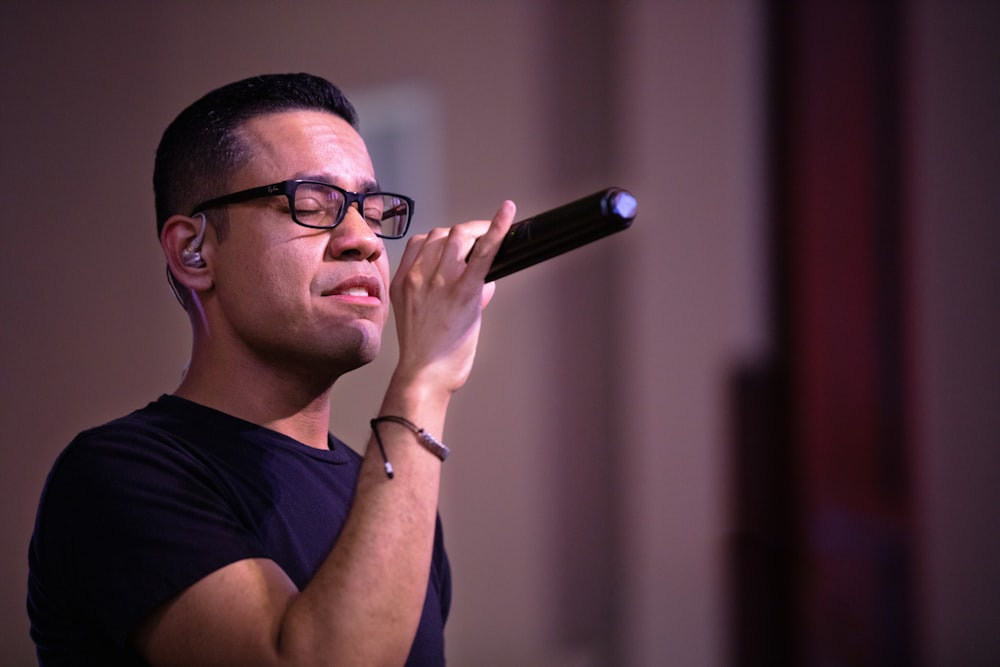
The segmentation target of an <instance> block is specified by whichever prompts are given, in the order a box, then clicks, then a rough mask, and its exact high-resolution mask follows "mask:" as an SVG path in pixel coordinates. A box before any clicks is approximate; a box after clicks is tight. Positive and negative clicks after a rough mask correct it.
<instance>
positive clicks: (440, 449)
mask: <svg viewBox="0 0 1000 667" xmlns="http://www.w3.org/2000/svg"><path fill="white" fill-rule="evenodd" d="M382 422H392V423H394V424H400V425H401V426H405V427H406V428H408V429H409V430H410V431H412V432H413V434H414V435H415V436H417V442H419V443H420V444H421V445H423V447H424V449H426V450H427V451H429V452H430V453H431V454H433V455H434V456H436V457H438V458H439V459H441V460H442V461H444V460H446V459H447V458H448V455H449V454H451V450H450V449H448V447H447V446H445V444H444V443H443V442H441V441H440V440H438V439H437V438H435V437H434V436H433V435H431V434H430V433H428V432H427V431H425V430H424V429H422V428H420V427H419V426H417V425H416V424H414V423H413V422H411V421H410V420H409V419H405V418H403V417H396V416H395V415H384V416H382V417H376V418H375V419H373V420H371V426H372V434H374V435H375V442H376V443H377V444H378V450H379V452H381V453H382V460H383V461H385V474H386V476H388V478H389V479H392V478H393V476H394V475H395V471H394V470H393V468H392V464H391V463H389V457H388V456H386V454H385V445H383V444H382V436H381V435H380V434H379V432H378V425H379V424H381V423H382Z"/></svg>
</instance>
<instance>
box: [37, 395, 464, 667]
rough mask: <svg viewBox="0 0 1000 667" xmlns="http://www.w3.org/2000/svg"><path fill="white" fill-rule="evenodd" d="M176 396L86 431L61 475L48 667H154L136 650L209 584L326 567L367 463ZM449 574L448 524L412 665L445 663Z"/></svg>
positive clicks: (50, 547)
mask: <svg viewBox="0 0 1000 667" xmlns="http://www.w3.org/2000/svg"><path fill="white" fill-rule="evenodd" d="M329 447H330V449H329V450H319V449H316V448H314V447H309V446H306V445H304V444H302V443H300V442H298V441H296V440H293V439H291V438H288V437H286V436H284V435H282V434H280V433H277V432H274V431H271V430H269V429H265V428H261V427H260V426H257V425H255V424H251V423H249V422H245V421H243V420H240V419H236V418H235V417H231V416H229V415H226V414H224V413H221V412H218V411H216V410H212V409H210V408H206V407H204V406H201V405H198V404H196V403H192V402H190V401H186V400H184V399H181V398H177V397H174V396H163V397H161V398H160V399H159V400H158V401H156V402H154V403H151V404H150V405H148V406H146V407H145V408H143V409H142V410H138V411H136V412H134V413H132V414H130V415H128V416H126V417H123V418H121V419H118V420H115V421H113V422H110V423H108V424H105V425H104V426H100V427H98V428H95V429H91V430H89V431H85V432H83V433H81V434H80V435H79V436H77V437H76V438H75V439H74V440H73V442H72V443H70V445H69V446H68V447H67V448H66V449H65V451H64V452H63V453H62V454H61V455H60V457H59V459H58V460H57V461H56V463H55V465H54V466H53V468H52V471H51V472H50V473H49V477H48V480H47V481H46V484H45V489H44V491H43V493H42V499H41V502H40V504H39V509H38V516H37V519H36V525H35V532H34V535H33V536H32V540H31V545H30V548H29V565H30V573H29V580H28V612H29V616H30V618H31V635H32V638H33V639H34V641H35V644H36V646H37V649H38V657H39V661H40V663H41V664H42V665H44V666H46V667H49V666H51V665H70V664H72V665H91V664H93V665H103V666H111V665H144V664H145V663H144V661H143V660H142V659H141V658H140V657H139V656H138V655H137V653H136V652H135V651H134V649H133V647H132V644H131V640H132V638H133V635H134V633H135V632H136V630H137V629H138V628H139V625H140V624H141V623H142V622H143V621H144V620H145V619H146V618H147V617H148V616H149V615H150V613H151V612H153V611H154V610H155V609H156V608H158V607H159V606H161V605H162V604H164V603H165V602H166V601H168V600H170V599H171V598H173V597H175V596H176V595H178V594H179V593H180V592H182V591H183V590H184V589H186V588H188V587H189V586H191V585H192V584H194V583H196V582H197V581H199V580H200V579H202V578H203V577H205V576H206V575H208V574H210V573H212V572H214V571H215V570H218V569H219V568H221V567H224V566H225V565H228V564H230V563H233V562H236V561H239V560H243V559H246V558H269V559H271V560H273V561H274V562H275V563H277V564H278V565H279V566H280V567H281V568H282V569H283V570H284V571H285V572H286V573H287V574H288V576H289V577H290V578H291V579H292V581H293V582H294V583H295V584H296V585H297V586H298V587H299V588H300V589H302V588H304V587H305V586H306V584H307V583H308V582H309V580H310V579H311V578H312V576H313V574H314V573H315V572H316V570H317V569H318V568H319V566H320V564H321V563H322V562H323V561H324V560H325V558H326V556H327V554H329V552H330V550H331V549H332V547H333V544H334V542H335V541H336V539H337V536H338V535H339V534H340V531H341V529H342V528H343V526H344V521H345V519H346V517H347V511H348V509H349V508H350V505H351V501H352V499H353V496H354V489H355V486H356V483H357V478H358V471H359V469H360V466H361V457H360V456H359V455H358V454H357V453H356V452H354V451H353V450H351V449H350V448H349V447H347V445H345V444H344V443H342V442H340V441H339V440H337V439H336V438H334V437H333V436H330V440H329ZM450 602H451V574H450V569H449V566H448V559H447V555H446V554H445V551H444V543H443V538H442V534H441V526H440V521H438V525H437V530H436V534H435V540H434V558H433V561H432V566H431V573H430V583H429V585H428V590H427V598H426V600H425V602H424V611H423V615H422V617H421V619H420V626H419V629H418V631H417V637H416V639H415V640H414V644H413V648H412V650H411V653H410V657H409V660H408V661H407V663H406V664H407V665H443V664H444V645H443V644H444V637H443V629H444V622H445V619H446V618H447V615H448V609H449V605H450Z"/></svg>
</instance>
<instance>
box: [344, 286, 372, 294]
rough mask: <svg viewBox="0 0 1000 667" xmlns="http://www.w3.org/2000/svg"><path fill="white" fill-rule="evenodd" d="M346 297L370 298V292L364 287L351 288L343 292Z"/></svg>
mask: <svg viewBox="0 0 1000 667" xmlns="http://www.w3.org/2000/svg"><path fill="white" fill-rule="evenodd" d="M341 294H344V295H346V296H368V290H366V289H365V288H364V287H351V288H349V289H346V290H344V291H343V292H341Z"/></svg>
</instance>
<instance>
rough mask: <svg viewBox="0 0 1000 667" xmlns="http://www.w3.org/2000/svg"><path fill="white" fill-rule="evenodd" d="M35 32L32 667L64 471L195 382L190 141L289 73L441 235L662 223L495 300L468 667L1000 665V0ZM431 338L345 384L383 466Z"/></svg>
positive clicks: (339, 407)
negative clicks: (91, 435) (378, 413)
mask: <svg viewBox="0 0 1000 667" xmlns="http://www.w3.org/2000/svg"><path fill="white" fill-rule="evenodd" d="M0 34H2V39H0V72H2V78H0V81H2V85H3V88H2V90H3V92H2V101H0V146H2V152H0V183H2V184H3V190H4V192H3V194H2V195H0V201H2V203H3V206H2V208H0V216H2V219H3V227H2V229H3V232H2V239H3V240H2V242H0V267H2V269H0V270H2V289H0V312H2V313H3V317H2V318H0V428H2V432H3V434H4V436H3V438H4V439H3V441H2V442H0V664H3V665H11V666H21V665H30V664H34V652H33V648H32V645H31V642H30V640H29V637H28V622H27V617H26V613H25V611H24V596H25V590H26V583H25V582H26V577H27V563H26V549H27V543H28V540H29V536H30V533H31V530H32V524H33V521H34V511H35V506H36V503H37V500H38V496H39V493H40V491H41V488H42V485H43V482H44V478H45V475H46V473H47V472H48V469H49V467H50V466H51V464H52V462H53V460H54V459H55V457H56V456H57V454H58V453H59V451H60V450H61V449H62V448H63V447H64V446H65V445H66V443H68V441H69V440H70V439H71V438H72V437H73V436H74V435H75V434H76V433H77V432H78V431H80V430H81V429H83V428H86V427H88V426H91V425H95V424H98V423H101V422H104V421H107V420H109V419H112V418H114V417H117V416H119V415H121V414H124V413H125V412H128V411H130V410H132V409H134V408H137V407H141V406H142V405H144V404H145V403H147V402H148V401H150V400H152V399H154V398H155V397H156V396H158V395H159V394H161V393H165V392H170V391H172V390H173V389H174V387H175V386H176V383H177V381H178V378H179V373H180V370H181V368H182V366H183V364H184V363H185V360H186V358H187V351H188V346H189V333H188V325H187V321H186V318H185V317H184V315H183V314H182V311H181V309H180V308H179V307H178V305H177V304H176V303H175V302H174V300H173V297H172V296H171V294H170V291H169V289H168V288H167V285H166V281H165V278H164V269H163V261H162V257H161V254H160V251H159V247H158V244H157V240H156V236H155V232H154V218H153V204H152V189H151V172H152V161H153V153H154V150H155V147H156V144H157V142H158V140H159V136H160V133H161V132H162V130H163V128H164V127H165V126H166V124H167V123H168V122H169V121H170V120H171V119H172V118H173V117H174V116H175V115H176V114H177V113H178V112H179V111H180V110H181V109H182V108H183V107H184V106H186V105H187V104H189V103H190V102H191V101H193V100H194V99H195V98H196V97H199V96H200V95H202V94H203V93H204V92H207V91H208V90H209V89H211V88H214V87H216V86H218V85H221V84H223V83H227V82H229V81H232V80H235V79H238V78H242V77H245V76H249V75H253V74H258V73H262V72H277V71H309V72H313V73H316V74H320V75H323V76H326V77H327V78H329V79H331V80H332V81H334V82H336V83H338V84H339V85H340V86H341V87H343V88H344V89H345V91H346V92H347V93H348V95H349V96H351V97H352V98H353V99H355V100H356V101H357V104H358V106H359V108H360V111H361V116H362V134H363V135H364V136H365V137H366V138H367V139H368V141H369V144H370V147H371V151H372V154H373V156H374V159H375V164H376V170H377V171H378V172H379V175H380V179H381V180H382V182H383V184H384V185H386V186H387V187H389V188H390V189H398V190H402V191H404V192H409V193H411V194H412V195H413V197H414V198H415V199H416V200H417V207H416V221H415V224H416V225H417V227H418V229H419V230H426V229H429V228H431V227H434V226H438V225H445V224H451V223H454V222H458V221H461V220H466V219H470V218H488V217H490V216H491V215H492V213H493V212H494V211H495V209H496V207H497V206H498V205H499V203H500V201H501V200H502V199H504V198H512V199H514V200H515V201H516V202H517V203H518V205H519V210H520V213H521V214H522V216H526V215H529V214H531V213H536V212H539V211H541V210H544V209H546V208H549V207H552V206H555V205H558V204H561V203H563V202H566V201H569V200H571V199H575V198H577V197H580V196H583V195H586V194H589V193H590V192H593V191H595V190H597V189H599V188H601V187H604V186H608V185H618V186H623V187H626V188H628V189H630V190H632V191H633V192H634V193H635V194H636V196H637V197H638V199H639V216H638V218H637V221H636V222H635V224H634V225H633V227H632V228H631V229H630V230H629V231H627V232H625V233H622V234H619V235H616V236H613V237H609V238H608V239H605V240H602V241H601V242H599V243H596V244H593V245H590V246H587V247H585V248H582V249H579V250H576V251H573V252H572V253H569V254H567V255H565V256H563V257H562V258H559V259H558V260H552V261H550V262H547V263H545V264H543V265H539V266H537V267H534V268H532V269H530V270H528V271H524V272H522V273H518V274H515V275H513V276H510V277H508V278H504V279H503V280H502V281H501V282H500V283H499V291H498V294H497V297H496V299H495V300H494V302H493V303H492V304H491V306H490V308H489V311H488V312H487V316H486V321H485V325H484V333H483V337H482V342H481V345H480V353H479V358H478V360H477V367H476V369H475V371H474V373H473V376H472V378H471V379H470V381H469V383H468V385H467V386H466V387H465V388H464V389H463V390H462V392H460V393H459V394H458V396H457V397H456V400H455V401H454V403H453V410H452V412H451V415H450V418H449V425H448V430H447V432H446V433H445V437H444V440H445V441H446V442H448V443H449V445H451V446H452V448H453V449H454V450H455V456H454V457H452V458H451V459H449V461H448V465H447V469H446V475H445V481H444V492H443V493H444V496H443V500H442V506H441V512H442V515H443V518H444V521H445V531H446V533H445V534H446V541H447V544H448V548H449V552H450V555H451V558H452V564H453V568H454V575H455V598H454V604H453V608H452V617H451V619H450V621H449V624H448V629H447V644H448V654H449V662H450V664H453V665H460V666H464V665H476V666H480V667H482V666H486V667H490V666H496V667H502V666H515V665H516V666H521V667H523V666H539V667H540V666H547V667H548V666H555V667H591V666H599V665H600V666H604V665H621V666H626V667H647V666H649V667H652V666H657V665H684V666H686V667H716V666H723V665H733V666H740V665H822V666H825V665H925V666H927V667H952V666H971V665H994V664H1000V633H997V632H996V625H997V620H998V619H1000V600H998V598H1000V596H998V593H1000V566H998V563H1000V530H998V528H1000V525H998V521H997V518H996V513H995V508H996V507H997V505H998V501H1000V465H998V463H997V459H996V456H995V454H996V452H997V449H998V447H997V446H998V444H1000V442H998V440H1000V437H998V436H1000V416H998V415H1000V352H998V345H997V340H998V334H1000V308H998V305H1000V304H998V297H997V295H996V294H997V289H996V288H997V287H998V286H1000V280H998V278H1000V275H998V274H1000V269H998V266H1000V263H998V261H997V257H998V256H1000V228H998V215H1000V187H998V186H997V183H996V174H997V173H998V171H1000V123H998V118H1000V99H998V91H1000V68H998V66H997V65H998V63H1000V44H998V42H1000V40H998V37H1000V4H998V3H994V2H991V1H989V0H982V1H976V0H960V1H957V2H948V3H946V2H943V1H935V0H913V1H912V2H905V1H903V0H898V1H895V2H893V1H889V0H885V1H882V2H861V1H849V0H843V1H841V0H801V1H800V2H790V1H789V2H785V1H782V0H761V1H759V2H754V1H751V0H705V1H701V2H694V1H692V0H659V1H658V0H628V1H626V0H621V1H616V0H583V1H573V0H544V1H541V0H506V1H504V2H485V1H481V0H467V1H460V0H427V1H426V2H421V3H399V2H390V1H388V0H370V1H368V2H365V3H344V2H332V1H331V2H322V1H320V0H312V1H309V0H296V1H291V2H273V1H264V0H248V1H243V2H232V1H230V2H227V1H222V0H201V1H200V2H194V1H191V0H176V1H174V2H169V3H147V2H134V3H123V2H111V1H102V0H93V1H91V2H87V3H76V2H69V1H57V0H36V1H31V2H29V1H27V0H24V1H20V0H5V1H4V2H3V3H2V4H0ZM401 248H402V245H401V244H400V246H398V247H396V248H393V249H392V250H391V251H390V252H391V253H392V254H393V256H394V258H396V259H398V256H399V252H400V251H401ZM394 352H395V351H394V349H393V348H392V345H391V344H390V345H388V346H387V349H386V350H385V354H384V355H383V358H382V359H380V360H379V361H378V362H376V363H375V364H373V365H372V366H371V367H368V368H366V369H363V370H362V371H359V372H358V373H357V374H356V376H354V377H348V378H345V379H343V380H342V381H341V382H340V383H338V385H337V387H336V389H335V397H334V408H335V410H334V411H335V415H334V417H333V420H332V421H333V423H332V425H331V428H332V429H333V430H334V432H336V433H337V434H338V435H340V436H341V437H343V438H345V439H346V440H348V442H350V443H351V444H352V445H354V446H356V447H359V448H360V447H363V445H364V442H365V441H366V437H367V435H366V423H367V419H368V418H369V417H370V416H371V415H372V414H373V411H374V410H375V409H377V406H378V400H379V398H380V392H381V388H382V387H383V386H384V383H385V381H386V379H387V376H388V373H389V372H390V370H391V368H392V365H393V355H394Z"/></svg>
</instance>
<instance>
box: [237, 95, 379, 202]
mask: <svg viewBox="0 0 1000 667" xmlns="http://www.w3.org/2000/svg"><path fill="white" fill-rule="evenodd" d="M241 134H242V135H243V138H244V140H245V141H246V144H247V147H248V148H249V150H250V152H251V159H250V160H249V162H248V164H247V165H246V169H247V170H248V171H251V172H256V173H266V174H267V175H268V177H269V178H274V180H283V179H288V178H300V177H301V178H310V180H322V181H324V182H331V183H334V184H335V185H340V186H341V187H350V188H351V189H354V188H366V189H368V188H369V186H371V185H372V184H375V182H376V179H375V173H374V167H373V166H372V162H371V157H370V156H369V154H368V148H367V146H366V145H365V142H364V140H363V139H362V137H361V135H360V134H358V132H357V130H355V129H354V128H353V127H352V126H351V124H350V123H348V122H347V121H345V120H344V119H343V118H341V117H340V116H337V115H336V114H333V113H330V112H326V111H320V110H311V109H310V110H291V111H280V112H275V113H269V114H263V115H260V116H255V117H254V118H251V119H249V120H248V121H246V122H245V123H244V124H243V126H242V127H241ZM296 174H298V175H299V176H297V175H296ZM307 175H308V176H307ZM311 176H322V177H323V178H315V179H312V178H311ZM345 181H346V183H345Z"/></svg>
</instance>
